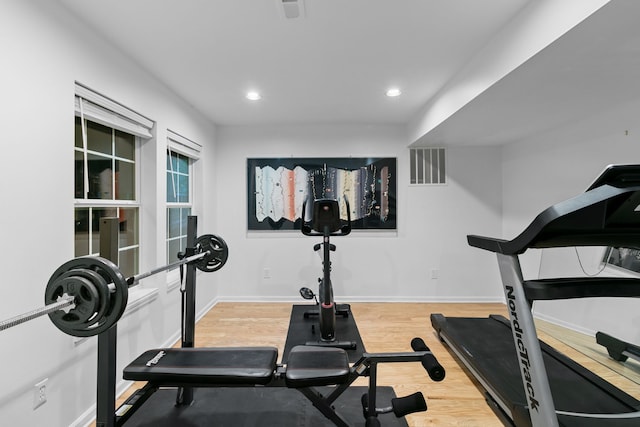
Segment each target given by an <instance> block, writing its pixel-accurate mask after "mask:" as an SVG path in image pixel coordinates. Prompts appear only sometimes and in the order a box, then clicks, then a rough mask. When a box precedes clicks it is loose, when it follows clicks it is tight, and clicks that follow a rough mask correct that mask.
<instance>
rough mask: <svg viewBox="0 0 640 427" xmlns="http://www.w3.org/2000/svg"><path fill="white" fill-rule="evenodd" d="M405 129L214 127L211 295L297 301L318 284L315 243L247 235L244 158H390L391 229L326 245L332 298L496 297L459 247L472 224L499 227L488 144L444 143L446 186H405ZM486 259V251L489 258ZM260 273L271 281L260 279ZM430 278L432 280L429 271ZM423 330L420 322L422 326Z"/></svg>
mask: <svg viewBox="0 0 640 427" xmlns="http://www.w3.org/2000/svg"><path fill="white" fill-rule="evenodd" d="M405 141H406V135H405V134H404V130H403V128H402V127H399V126H372V125H351V126H347V125H340V126H331V125H317V126H269V127H220V128H219V131H218V140H217V153H218V156H217V157H216V159H217V163H216V171H217V174H218V175H217V180H218V182H220V187H219V189H218V194H217V198H216V199H217V200H218V201H219V204H218V208H217V217H218V218H219V224H220V230H221V231H220V233H221V235H222V236H223V237H224V238H225V240H226V241H227V243H228V244H229V246H230V254H231V255H230V259H229V261H228V263H227V265H226V266H225V268H224V269H222V270H221V271H220V272H219V278H220V291H219V292H220V294H219V295H220V298H221V299H229V300H261V301H266V300H283V299H284V300H293V301H302V300H301V299H300V297H299V295H298V289H299V288H300V287H301V286H302V285H306V286H310V287H312V288H315V289H317V284H316V279H317V277H318V276H319V274H320V270H321V261H320V259H319V257H318V255H317V254H315V253H314V252H313V250H312V246H313V244H315V243H317V242H318V239H317V238H316V239H313V238H310V237H305V236H303V235H302V234H301V233H300V232H284V233H283V232H279V233H271V234H268V233H265V232H262V233H247V219H246V206H247V201H246V188H247V176H246V175H247V170H246V168H247V166H246V161H247V158H250V157H289V156H292V157H349V156H352V157H369V156H377V157H396V158H397V160H398V189H397V194H398V197H397V202H398V231H397V233H393V232H381V233H375V232H362V231H360V232H356V231H354V232H353V233H352V234H351V235H349V236H347V237H342V238H335V239H333V240H332V241H333V242H335V244H336V245H337V247H338V250H337V251H336V252H335V253H334V254H333V255H332V263H333V271H332V278H333V279H335V280H334V282H335V294H336V298H337V299H341V300H343V301H347V300H349V301H407V300H409V301H415V300H429V301H433V300H443V301H445V300H446V301H459V300H479V301H484V300H490V301H496V300H500V299H501V296H500V295H501V294H500V292H501V291H500V288H499V285H498V283H499V282H497V281H496V280H497V273H495V272H494V270H493V268H492V267H493V265H492V264H490V263H489V262H486V260H485V257H486V255H485V254H483V253H481V252H480V251H474V250H473V249H472V248H470V247H469V246H468V245H467V243H466V235H467V234H469V233H474V232H476V231H477V230H484V231H485V232H487V233H490V234H491V233H492V234H496V233H499V232H500V226H501V222H500V211H501V172H500V164H501V163H500V162H501V159H500V150H499V149H497V148H451V149H449V151H448V152H447V155H448V158H447V161H448V164H447V167H448V169H447V171H448V179H449V183H448V184H447V185H444V186H434V187H416V186H409V185H408V184H407V183H408V181H409V177H408V173H409V172H408V149H407V147H406V146H405ZM489 258H491V257H489ZM264 269H269V270H270V274H271V278H270V279H265V278H264V277H263V270H264ZM432 269H437V270H439V278H438V279H432V278H431V270H432ZM425 327H428V325H425Z"/></svg>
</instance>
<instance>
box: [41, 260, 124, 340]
mask: <svg viewBox="0 0 640 427" xmlns="http://www.w3.org/2000/svg"><path fill="white" fill-rule="evenodd" d="M73 270H75V273H72V271H73ZM81 270H88V271H89V272H90V271H93V272H95V273H97V274H99V275H100V276H101V277H102V279H104V283H106V284H107V285H109V284H113V289H112V290H110V291H109V292H110V297H109V301H108V304H107V305H106V307H105V309H104V313H103V315H102V316H99V317H97V318H92V319H91V320H90V323H91V324H89V325H88V324H81V325H77V326H75V325H73V322H65V321H64V320H63V318H62V317H63V316H59V315H55V312H54V313H50V314H49V318H50V319H51V321H52V322H53V324H54V325H55V326H56V327H57V328H58V329H60V330H61V331H62V332H64V333H66V334H68V335H73V336H77V337H90V336H94V335H98V334H100V333H102V332H104V331H106V330H108V329H109V328H111V327H112V326H113V325H115V324H116V323H117V322H118V320H120V317H121V316H122V313H123V312H124V309H125V308H126V306H127V300H128V296H129V286H128V285H127V281H126V279H125V277H124V276H123V275H122V272H120V269H118V266H117V265H115V264H114V263H113V262H111V261H109V260H107V259H105V258H101V257H80V258H75V259H72V260H71V261H67V262H66V263H64V264H62V265H61V266H60V267H59V268H58V269H57V270H56V271H55V272H54V273H53V274H52V275H51V278H50V279H49V283H48V284H47V290H49V289H57V288H59V287H60V286H61V284H60V281H65V280H66V279H68V278H69V277H74V276H77V277H84V278H85V279H86V278H88V277H93V278H94V279H95V275H92V274H91V273H89V272H85V274H78V271H81ZM65 273H68V274H65ZM92 283H93V285H94V286H95V287H96V288H97V289H99V288H101V287H103V286H104V284H103V283H101V281H100V280H95V282H93V281H92ZM103 292H104V291H103ZM103 292H100V291H99V294H103ZM48 294H55V292H54V291H50V292H45V304H51V303H53V302H55V301H47V299H48V298H47V295H48ZM56 298H57V296H56Z"/></svg>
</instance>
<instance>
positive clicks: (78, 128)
mask: <svg viewBox="0 0 640 427" xmlns="http://www.w3.org/2000/svg"><path fill="white" fill-rule="evenodd" d="M140 118H142V120H141V119H140ZM152 125H153V122H151V121H150V120H148V119H146V118H143V117H142V116H139V115H138V114H137V113H135V112H133V111H131V110H128V109H127V108H126V107H123V106H122V105H120V104H117V103H115V102H114V101H112V100H110V99H108V98H106V97H104V96H102V95H100V94H97V93H96V92H93V91H91V90H90V89H87V88H86V87H84V86H82V85H80V84H76V117H75V143H74V154H75V161H74V173H75V214H74V216H75V218H74V223H75V226H74V229H75V256H83V255H98V253H99V250H100V245H99V237H100V234H99V225H100V218H103V217H117V218H118V219H119V224H120V232H119V237H118V258H119V259H118V265H119V267H120V269H121V271H122V273H123V274H124V275H125V276H126V277H128V276H132V275H135V274H136V273H137V272H138V260H139V257H140V224H139V182H138V181H139V179H138V171H139V167H140V165H139V154H138V153H139V147H140V143H141V141H142V140H143V139H144V138H148V137H150V136H151V134H150V132H149V131H150V129H151V127H152Z"/></svg>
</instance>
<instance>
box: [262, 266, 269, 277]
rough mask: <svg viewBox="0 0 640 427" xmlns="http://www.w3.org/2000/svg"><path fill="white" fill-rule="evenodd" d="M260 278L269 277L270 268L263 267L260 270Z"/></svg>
mask: <svg viewBox="0 0 640 427" xmlns="http://www.w3.org/2000/svg"><path fill="white" fill-rule="evenodd" d="M262 278H263V279H271V269H270V268H265V269H263V270H262Z"/></svg>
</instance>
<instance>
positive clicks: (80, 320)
mask: <svg viewBox="0 0 640 427" xmlns="http://www.w3.org/2000/svg"><path fill="white" fill-rule="evenodd" d="M46 292H47V294H46V301H52V302H55V301H57V300H58V298H60V297H63V296H65V295H68V296H70V297H73V302H74V307H73V308H69V309H68V310H58V311H55V312H53V313H51V314H52V315H53V316H55V317H56V319H57V320H56V322H64V324H65V325H70V326H71V327H72V328H77V327H78V326H80V325H85V324H86V323H87V322H89V321H90V320H91V319H94V318H95V317H96V314H97V312H98V309H99V308H100V302H99V294H98V289H97V288H96V286H94V284H93V283H91V281H90V280H89V279H87V278H85V277H81V276H70V277H65V278H61V279H59V280H56V281H55V282H54V286H51V287H47V291H46Z"/></svg>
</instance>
